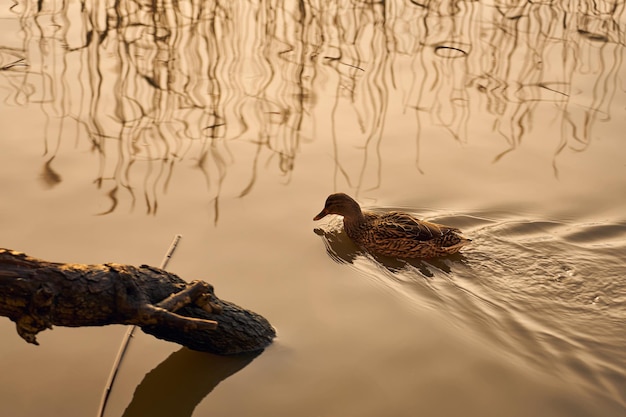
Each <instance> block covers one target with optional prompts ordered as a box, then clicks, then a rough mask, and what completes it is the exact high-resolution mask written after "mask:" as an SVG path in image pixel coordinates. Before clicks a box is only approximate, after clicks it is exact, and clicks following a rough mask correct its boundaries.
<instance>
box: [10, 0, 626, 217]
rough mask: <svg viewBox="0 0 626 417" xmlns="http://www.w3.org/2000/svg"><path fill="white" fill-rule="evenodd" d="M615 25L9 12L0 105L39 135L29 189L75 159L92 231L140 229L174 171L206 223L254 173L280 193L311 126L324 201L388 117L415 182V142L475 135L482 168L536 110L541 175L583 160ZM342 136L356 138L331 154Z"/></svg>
mask: <svg viewBox="0 0 626 417" xmlns="http://www.w3.org/2000/svg"><path fill="white" fill-rule="evenodd" d="M623 11H624V3H615V2H610V1H604V2H595V1H587V0H580V1H577V2H565V1H554V2H527V1H522V2H502V1H495V2H493V3H484V2H474V1H469V2H468V1H454V2H453V1H447V0H428V1H403V2H402V1H397V2H386V1H380V2H363V1H355V2H318V1H305V2H299V3H293V4H290V5H288V4H286V3H283V2H276V1H269V2H260V3H250V2H246V1H232V2H219V1H215V2H204V1H196V0H190V1H182V2H170V1H169V0H165V1H162V2H156V3H151V4H147V3H141V2H135V1H131V0H123V1H119V2H115V3H107V2H92V1H77V2H50V1H39V2H33V1H25V2H19V3H16V4H15V5H14V6H13V7H12V8H11V12H12V13H13V14H14V15H15V16H16V18H17V19H18V21H19V32H20V34H22V35H20V36H16V37H15V39H21V41H18V42H16V43H15V44H11V45H6V46H0V76H1V77H2V78H3V79H4V81H3V82H4V84H6V87H5V89H4V90H3V97H2V101H3V103H4V104H5V105H8V106H15V107H32V108H33V110H34V111H36V112H37V113H38V114H40V115H41V116H42V117H43V119H44V124H45V126H44V129H45V132H43V135H42V136H43V137H44V143H43V149H44V156H43V158H44V160H45V162H44V163H43V164H44V169H43V174H42V181H43V183H44V185H45V186H46V187H54V186H56V185H58V184H59V183H60V182H62V181H63V178H64V177H65V175H64V171H65V170H66V169H65V167H63V166H62V165H61V162H60V159H56V160H55V161H56V162H55V164H56V166H54V165H53V164H52V161H53V160H54V158H55V156H56V155H57V154H58V153H59V152H67V151H66V150H65V149H66V148H67V146H66V147H61V144H62V143H67V144H69V145H70V146H69V147H70V148H71V147H74V148H79V149H83V150H89V153H86V154H85V156H84V158H90V159H93V161H94V164H93V165H94V166H95V167H96V168H94V171H93V172H92V173H90V174H88V175H89V176H90V178H89V179H88V180H89V181H93V183H94V184H95V186H96V187H97V188H98V189H101V190H102V195H103V196H105V198H107V199H108V200H109V207H108V208H107V209H106V210H104V211H103V212H102V213H100V214H108V213H112V212H114V211H116V210H119V209H120V207H127V208H128V209H130V210H133V209H134V208H135V206H136V205H137V204H143V205H144V209H145V211H146V213H148V214H155V213H156V212H157V210H158V199H159V198H160V197H163V196H164V195H165V194H166V193H167V191H168V188H169V187H170V186H171V184H172V183H174V180H175V179H176V177H177V175H180V174H179V171H181V170H188V169H191V170H194V172H195V174H194V175H199V176H200V177H201V178H202V180H203V181H204V183H205V185H206V192H207V193H208V195H209V196H210V198H211V201H212V203H213V216H214V221H215V222H217V220H218V213H219V210H218V206H219V198H220V195H222V193H223V192H224V191H225V190H223V187H224V184H225V180H226V178H227V177H228V178H244V180H239V181H235V182H234V184H232V185H229V187H230V188H229V189H228V190H226V191H227V192H228V193H229V194H230V195H239V196H245V195H246V194H248V193H249V192H250V190H251V189H252V188H253V187H254V185H255V183H256V182H257V176H258V175H259V173H261V172H264V171H267V170H269V169H270V168H271V172H272V173H273V174H276V175H278V177H279V178H280V181H283V182H284V181H287V182H288V181H289V178H290V176H291V174H292V172H293V170H294V168H295V166H296V158H297V155H298V153H299V152H300V151H301V148H302V147H303V146H304V145H307V144H309V143H311V142H312V141H318V140H321V139H322V138H320V137H318V135H317V133H316V132H317V129H318V126H319V125H320V124H324V125H326V124H328V125H331V126H332V127H331V132H332V133H331V137H330V139H329V141H328V142H329V143H328V144H325V145H324V146H325V147H326V149H327V152H328V153H329V154H331V155H332V157H333V158H334V161H335V183H336V184H335V188H338V186H339V185H340V184H339V183H342V184H343V183H345V184H346V185H347V186H349V187H350V188H352V189H353V190H354V191H356V194H358V190H360V189H371V188H376V187H378V186H379V185H380V183H381V178H380V176H381V165H382V163H383V158H382V154H381V145H382V144H383V143H384V142H385V141H386V137H385V132H386V129H387V124H386V121H387V118H388V115H389V111H390V106H391V105H392V104H394V103H397V102H400V103H401V106H400V107H401V109H400V110H401V112H404V113H405V114H408V115H412V117H413V118H414V121H415V124H414V129H413V130H412V131H411V132H407V134H406V135H405V136H406V144H405V145H404V148H405V149H407V150H409V151H410V152H414V153H415V164H416V169H418V170H421V169H422V168H421V164H420V160H421V158H420V153H419V149H420V141H421V140H422V131H423V130H424V129H425V128H426V127H435V128H437V129H439V130H441V131H443V132H448V133H449V135H450V136H451V137H453V138H454V139H455V140H457V141H459V142H463V143H465V142H470V141H472V139H470V137H469V135H468V131H470V130H471V129H473V127H474V124H476V123H478V124H480V125H481V126H483V125H487V126H490V130H491V133H492V134H493V135H494V136H495V137H496V138H499V139H498V140H499V141H500V142H501V145H500V148H501V150H499V151H497V153H496V154H495V155H494V156H493V161H494V162H497V161H499V160H500V159H502V158H504V157H505V156H506V155H508V154H510V153H511V152H513V151H515V150H516V149H518V148H519V147H520V145H521V144H522V142H524V141H527V140H530V137H529V133H530V132H531V131H532V129H533V127H534V126H533V121H534V120H535V119H536V117H537V116H538V114H539V113H540V112H542V111H543V110H545V109H546V108H547V107H546V105H549V106H550V107H549V108H550V110H549V112H550V114H551V115H552V119H553V123H554V125H557V126H558V125H560V129H559V133H557V134H556V135H554V138H553V139H551V140H553V142H554V143H553V144H552V149H553V152H554V155H553V165H554V172H555V175H556V173H557V172H558V165H557V157H558V156H559V155H560V154H561V153H562V152H563V151H564V150H565V149H568V150H574V151H582V150H585V149H586V148H587V147H588V146H589V143H590V141H591V138H592V136H593V135H592V132H593V130H594V127H595V126H596V124H597V122H598V121H607V120H609V119H610V118H611V117H612V110H611V105H612V98H613V95H614V94H615V91H617V89H618V88H619V83H620V76H619V74H620V72H623V71H622V67H623V64H622V60H623V53H620V51H621V50H622V48H623V46H624V31H623V26H622V25H620V22H621V21H622V20H623ZM7 38H10V37H7ZM396 112H397V110H396ZM478 112H480V113H481V117H479V118H474V117H472V116H473V114H476V113H478ZM484 115H488V116H489V117H488V120H487V121H486V123H485V119H484ZM474 119H476V120H474ZM346 130H349V131H350V132H360V133H355V134H353V135H351V136H355V138H351V140H350V141H348V142H347V141H346V140H344V139H343V136H344V135H343V134H342V132H345V131H346ZM62 149H63V150H62ZM81 157H83V156H81ZM355 160H357V161H360V163H359V164H358V166H356V167H354V166H351V167H349V166H348V165H351V164H347V161H355Z"/></svg>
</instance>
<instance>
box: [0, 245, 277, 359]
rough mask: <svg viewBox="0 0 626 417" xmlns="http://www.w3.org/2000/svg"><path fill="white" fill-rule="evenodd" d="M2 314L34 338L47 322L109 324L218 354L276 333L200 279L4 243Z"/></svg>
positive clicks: (261, 344) (249, 348)
mask: <svg viewBox="0 0 626 417" xmlns="http://www.w3.org/2000/svg"><path fill="white" fill-rule="evenodd" d="M0 315H2V316H6V317H8V318H9V319H10V320H12V321H13V322H15V324H16V326H17V332H18V334H19V335H20V336H21V337H22V338H23V339H24V340H26V341H27V342H29V343H34V344H38V342H37V339H36V336H37V333H39V332H41V331H43V330H45V329H51V328H52V326H68V327H79V326H104V325H109V324H130V325H136V326H139V327H140V328H141V329H142V330H143V331H144V332H145V333H148V334H151V335H153V336H155V337H157V338H159V339H164V340H168V341H171V342H175V343H179V344H181V345H183V346H187V347H189V348H190V349H194V350H199V351H204V352H211V353H215V354H220V355H229V354H237V353H243V352H253V351H258V350H262V349H264V348H265V347H267V346H268V345H269V344H270V343H271V342H272V340H273V338H274V337H275V336H276V333H275V331H274V328H273V327H272V326H271V325H270V323H269V322H268V321H267V320H266V319H265V318H263V317H262V316H260V315H258V314H256V313H253V312H251V311H248V310H245V309H243V308H241V307H239V306H237V305H235V304H233V303H230V302H228V301H224V300H221V299H219V298H217V297H216V296H215V293H214V289H213V287H212V286H211V285H210V284H208V283H206V282H203V281H193V282H191V283H187V282H186V281H184V280H183V279H181V278H180V277H178V276H177V275H175V274H172V273H169V272H166V271H164V270H162V269H159V268H155V267H151V266H148V265H141V266H139V267H135V266H132V265H121V264H110V263H109V264H101V265H83V264H64V263H56V262H47V261H44V260H41V259H36V258H32V257H30V256H27V255H25V254H23V253H19V252H14V251H11V250H8V249H0Z"/></svg>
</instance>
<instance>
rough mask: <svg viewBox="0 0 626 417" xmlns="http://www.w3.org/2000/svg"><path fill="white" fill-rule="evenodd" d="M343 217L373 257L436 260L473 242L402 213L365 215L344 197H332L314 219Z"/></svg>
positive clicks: (349, 230)
mask: <svg viewBox="0 0 626 417" xmlns="http://www.w3.org/2000/svg"><path fill="white" fill-rule="evenodd" d="M328 214H338V215H340V216H343V227H344V229H345V231H346V234H347V235H348V236H349V237H350V239H352V240H353V241H354V242H355V243H356V244H357V245H359V246H361V247H363V248H364V249H366V250H368V251H369V252H372V253H377V254H380V255H386V256H393V257H397V258H434V257H438V256H444V255H450V254H453V253H456V252H458V251H459V250H461V248H462V247H463V246H465V245H467V244H468V243H469V242H471V240H470V239H467V238H465V237H463V236H461V235H460V233H461V231H460V230H459V229H457V228H454V227H449V226H444V225H441V224H436V223H430V222H427V221H423V220H418V219H416V218H415V217H413V216H411V215H409V214H407V213H402V212H398V211H392V212H389V213H380V214H379V213H372V212H368V211H362V210H361V207H360V206H359V203H357V202H356V201H354V200H353V199H352V198H351V197H350V196H348V195H347V194H343V193H338V194H331V195H330V196H328V198H327V199H326V204H325V205H324V209H323V210H322V211H321V212H320V213H319V214H318V215H317V216H315V217H314V218H313V220H320V219H321V218H323V217H325V216H326V215H328Z"/></svg>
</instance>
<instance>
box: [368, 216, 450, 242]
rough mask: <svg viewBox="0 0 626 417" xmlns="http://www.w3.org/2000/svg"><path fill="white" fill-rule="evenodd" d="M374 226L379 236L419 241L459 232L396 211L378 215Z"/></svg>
mask: <svg viewBox="0 0 626 417" xmlns="http://www.w3.org/2000/svg"><path fill="white" fill-rule="evenodd" d="M375 228H376V230H377V234H378V235H379V236H381V237H382V236H384V237H385V238H390V239H415V240H420V241H428V240H432V239H435V238H438V237H441V236H443V235H445V234H448V233H451V232H452V233H453V232H460V230H459V229H456V228H454V227H448V226H444V225H441V224H437V223H431V222H427V221H424V220H419V219H416V218H415V217H413V216H411V215H409V214H407V213H402V212H397V211H394V212H390V213H385V214H382V215H379V216H378V218H377V220H376V221H375Z"/></svg>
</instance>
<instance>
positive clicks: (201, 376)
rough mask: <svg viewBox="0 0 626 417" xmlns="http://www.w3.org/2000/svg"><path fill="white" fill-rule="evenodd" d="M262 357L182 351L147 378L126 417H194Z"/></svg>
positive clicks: (140, 386)
mask: <svg viewBox="0 0 626 417" xmlns="http://www.w3.org/2000/svg"><path fill="white" fill-rule="evenodd" d="M259 354H260V352H256V353H252V354H246V355H236V356H217V355H212V354H209V353H203V352H196V351H193V350H189V349H187V348H183V349H180V350H179V351H177V352H174V353H172V354H171V355H170V356H169V357H168V358H167V359H166V360H165V361H163V362H162V363H161V364H159V365H158V366H157V367H156V368H154V369H153V370H152V371H150V372H148V373H147V374H146V376H145V377H144V379H143V381H141V383H140V384H139V386H137V389H136V390H135V393H134V395H133V398H132V400H131V402H130V404H129V405H128V407H127V408H126V410H125V411H124V414H123V416H124V417H139V416H141V417H145V416H152V417H160V416H163V417H165V416H168V417H171V416H177V417H186V416H191V415H192V414H193V411H194V410H195V408H196V406H197V405H198V404H199V403H200V402H201V401H202V400H203V399H204V398H205V397H206V396H207V395H208V394H209V393H210V392H211V391H213V389H214V388H215V387H216V386H217V385H218V384H219V383H220V382H222V381H223V380H225V379H226V378H228V377H229V376H231V375H233V374H235V373H237V372H239V371H240V370H241V369H243V368H245V367H246V366H247V365H248V364H249V363H250V362H252V361H253V360H254V359H255V358H256V357H257V356H258V355H259Z"/></svg>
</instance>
